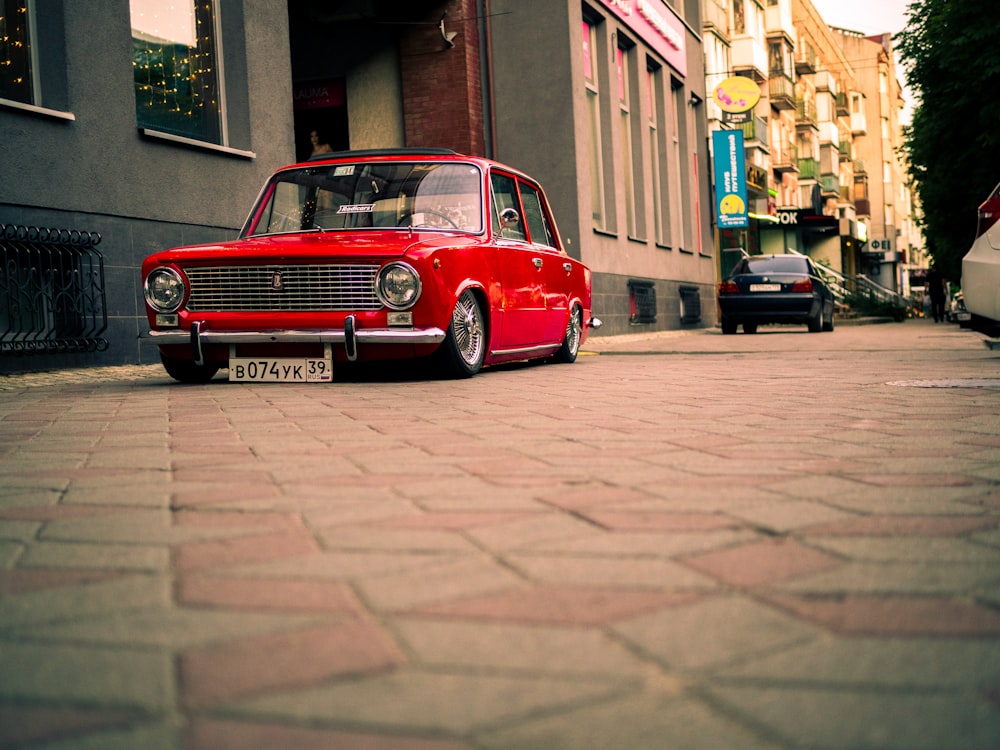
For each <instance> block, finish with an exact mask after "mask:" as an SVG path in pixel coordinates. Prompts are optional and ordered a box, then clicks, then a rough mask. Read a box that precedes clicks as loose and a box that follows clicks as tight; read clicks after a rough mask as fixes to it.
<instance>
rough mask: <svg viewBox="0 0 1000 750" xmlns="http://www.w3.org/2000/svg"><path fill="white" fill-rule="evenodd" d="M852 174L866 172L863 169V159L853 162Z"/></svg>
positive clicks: (863, 173)
mask: <svg viewBox="0 0 1000 750" xmlns="http://www.w3.org/2000/svg"><path fill="white" fill-rule="evenodd" d="M854 174H856V175H865V174H868V173H867V172H866V171H865V163H864V162H863V161H856V162H854Z"/></svg>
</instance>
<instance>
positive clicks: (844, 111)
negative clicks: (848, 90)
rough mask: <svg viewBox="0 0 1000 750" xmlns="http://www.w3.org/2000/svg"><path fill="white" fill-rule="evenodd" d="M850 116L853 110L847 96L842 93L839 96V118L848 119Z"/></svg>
mask: <svg viewBox="0 0 1000 750" xmlns="http://www.w3.org/2000/svg"><path fill="white" fill-rule="evenodd" d="M850 114H851V110H850V107H849V106H848V103H847V94H845V93H844V92H843V91H841V92H840V93H839V94H837V117H847V116H848V115H850Z"/></svg>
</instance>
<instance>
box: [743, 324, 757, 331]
mask: <svg viewBox="0 0 1000 750" xmlns="http://www.w3.org/2000/svg"><path fill="white" fill-rule="evenodd" d="M743 333H757V324H756V323H744V324H743Z"/></svg>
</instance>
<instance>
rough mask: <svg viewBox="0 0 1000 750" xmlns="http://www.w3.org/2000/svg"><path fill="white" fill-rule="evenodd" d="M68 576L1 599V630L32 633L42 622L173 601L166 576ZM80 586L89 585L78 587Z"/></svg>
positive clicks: (70, 619)
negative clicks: (51, 583)
mask: <svg viewBox="0 0 1000 750" xmlns="http://www.w3.org/2000/svg"><path fill="white" fill-rule="evenodd" d="M59 572H60V573H62V572H63V571H59ZM66 573H67V575H68V577H67V578H64V579H62V580H61V582H60V585H45V586H35V587H33V588H32V589H28V590H26V591H25V592H24V593H20V594H19V595H17V596H5V597H3V598H0V628H26V632H29V633H30V632H32V631H34V630H35V629H37V628H38V627H40V625H41V624H42V623H55V622H60V621H65V620H69V621H73V620H77V619H84V618H87V617H93V616H99V615H103V614H106V613H108V612H114V613H122V612H130V611H132V610H134V609H144V608H147V607H154V608H155V607H159V608H162V607H165V606H167V605H168V603H169V601H170V581H169V580H168V579H167V578H166V577H165V576H156V575H143V574H135V575H130V576H125V577H122V576H121V574H120V573H118V572H113V573H114V575H108V576H105V575H103V574H102V573H101V572H100V571H87V573H86V574H85V575H80V573H79V572H78V571H77V572H73V571H66ZM109 573H110V572H109ZM91 576H94V577H91ZM81 583H84V584H86V585H78V584H81Z"/></svg>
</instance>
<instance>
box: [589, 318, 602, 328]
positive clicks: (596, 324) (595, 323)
mask: <svg viewBox="0 0 1000 750" xmlns="http://www.w3.org/2000/svg"><path fill="white" fill-rule="evenodd" d="M602 325H604V321H603V320H601V319H600V318H595V317H593V316H591V318H590V320H588V321H587V327H588V328H591V329H593V330H595V331H596V330H597V329H598V328H600V327H601V326H602Z"/></svg>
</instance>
